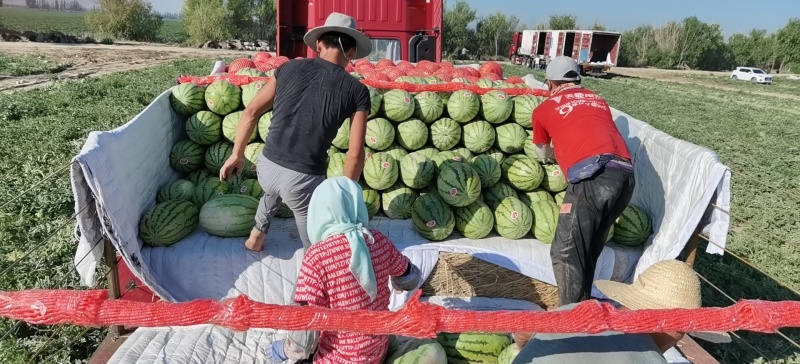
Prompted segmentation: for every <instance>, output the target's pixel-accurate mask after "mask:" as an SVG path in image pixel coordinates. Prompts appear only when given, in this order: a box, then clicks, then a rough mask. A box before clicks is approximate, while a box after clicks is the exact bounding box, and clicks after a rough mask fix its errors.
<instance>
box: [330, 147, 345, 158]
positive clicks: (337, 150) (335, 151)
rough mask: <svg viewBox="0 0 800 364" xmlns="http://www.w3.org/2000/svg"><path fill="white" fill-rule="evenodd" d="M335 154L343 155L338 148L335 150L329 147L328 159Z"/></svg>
mask: <svg viewBox="0 0 800 364" xmlns="http://www.w3.org/2000/svg"><path fill="white" fill-rule="evenodd" d="M336 153H344V152H342V151H341V150H339V148H336V147H334V146H331V147H330V148H328V157H330V156H332V155H334V154H336Z"/></svg>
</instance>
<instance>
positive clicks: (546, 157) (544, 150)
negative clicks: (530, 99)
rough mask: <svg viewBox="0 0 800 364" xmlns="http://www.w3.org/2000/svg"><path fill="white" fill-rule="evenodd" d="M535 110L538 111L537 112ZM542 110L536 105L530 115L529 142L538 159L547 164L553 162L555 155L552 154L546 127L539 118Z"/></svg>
mask: <svg viewBox="0 0 800 364" xmlns="http://www.w3.org/2000/svg"><path fill="white" fill-rule="evenodd" d="M540 106H541V105H540ZM537 110H540V111H539V112H538V113H537V112H536V111H537ZM543 111H544V110H542V109H541V107H537V108H536V110H534V111H533V115H532V116H531V118H532V123H533V140H532V141H531V142H532V143H533V149H534V150H535V151H536V155H538V156H539V161H540V162H542V164H547V163H554V162H555V155H554V154H553V148H552V147H551V146H550V142H551V138H550V134H549V133H547V129H545V127H544V125H543V123H542V120H541V118H542V116H541V113H542V112H543Z"/></svg>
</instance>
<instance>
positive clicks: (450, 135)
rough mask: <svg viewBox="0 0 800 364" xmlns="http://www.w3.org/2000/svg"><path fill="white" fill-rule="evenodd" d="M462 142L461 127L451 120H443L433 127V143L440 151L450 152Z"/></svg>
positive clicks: (435, 123) (437, 121) (436, 122)
mask: <svg viewBox="0 0 800 364" xmlns="http://www.w3.org/2000/svg"><path fill="white" fill-rule="evenodd" d="M459 141H461V126H460V125H458V123H457V122H456V121H455V120H453V119H450V118H441V119H439V120H436V121H435V122H434V123H433V125H431V143H433V146H434V147H436V148H437V149H439V150H449V149H452V148H453V147H455V146H456V144H458V142H459Z"/></svg>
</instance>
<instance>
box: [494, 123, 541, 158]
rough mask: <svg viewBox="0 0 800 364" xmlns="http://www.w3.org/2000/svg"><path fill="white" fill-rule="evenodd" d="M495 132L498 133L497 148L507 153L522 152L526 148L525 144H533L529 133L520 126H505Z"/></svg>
mask: <svg viewBox="0 0 800 364" xmlns="http://www.w3.org/2000/svg"><path fill="white" fill-rule="evenodd" d="M495 130H496V131H497V141H496V142H495V144H496V145H497V148H499V149H500V150H502V151H503V152H505V153H509V154H513V153H518V152H521V151H522V150H523V149H524V148H525V143H533V140H532V139H528V133H526V132H525V129H523V128H522V127H521V126H519V125H518V124H514V123H509V124H503V125H500V126H498V127H497V128H496V129H495Z"/></svg>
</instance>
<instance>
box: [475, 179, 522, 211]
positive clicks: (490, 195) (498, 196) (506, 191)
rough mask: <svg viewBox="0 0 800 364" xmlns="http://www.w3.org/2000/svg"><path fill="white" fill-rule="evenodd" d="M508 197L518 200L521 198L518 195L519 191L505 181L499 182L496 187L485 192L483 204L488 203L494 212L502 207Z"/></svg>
mask: <svg viewBox="0 0 800 364" xmlns="http://www.w3.org/2000/svg"><path fill="white" fill-rule="evenodd" d="M506 197H514V198H518V197H519V196H518V195H517V190H515V189H514V188H513V187H511V186H509V185H508V184H507V183H505V182H503V181H500V182H497V183H495V184H494V186H492V187H489V188H488V189H485V190H483V202H486V204H487V205H489V208H491V209H492V211H494V210H496V209H497V206H500V203H501V202H502V201H503V200H504V199H505V198H506Z"/></svg>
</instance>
